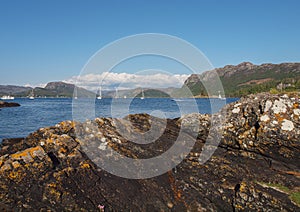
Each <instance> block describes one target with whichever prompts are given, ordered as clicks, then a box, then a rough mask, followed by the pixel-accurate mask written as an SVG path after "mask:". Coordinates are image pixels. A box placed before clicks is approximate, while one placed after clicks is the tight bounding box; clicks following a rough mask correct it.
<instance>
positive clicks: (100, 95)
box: [97, 86, 102, 99]
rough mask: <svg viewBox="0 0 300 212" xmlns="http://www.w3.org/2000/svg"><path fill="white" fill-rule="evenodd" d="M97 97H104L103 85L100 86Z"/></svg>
mask: <svg viewBox="0 0 300 212" xmlns="http://www.w3.org/2000/svg"><path fill="white" fill-rule="evenodd" d="M97 99H102V88H101V86H100V89H99V91H98V96H97Z"/></svg>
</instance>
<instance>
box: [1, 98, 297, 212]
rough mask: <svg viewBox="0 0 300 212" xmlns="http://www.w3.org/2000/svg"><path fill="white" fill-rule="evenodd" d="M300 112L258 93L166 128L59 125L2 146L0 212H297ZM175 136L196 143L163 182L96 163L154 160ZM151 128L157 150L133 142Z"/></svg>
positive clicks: (133, 119) (130, 121)
mask: <svg viewBox="0 0 300 212" xmlns="http://www.w3.org/2000/svg"><path fill="white" fill-rule="evenodd" d="M299 110H300V108H299V99H298V97H297V96H290V97H288V96H278V95H272V96H271V95H268V94H261V95H257V96H249V97H247V98H243V99H241V100H239V101H238V102H235V103H232V104H230V105H228V106H226V107H225V108H224V109H223V110H222V111H221V112H220V113H219V114H216V115H214V116H209V115H199V114H190V115H187V116H184V117H182V118H180V119H168V120H163V119H159V118H155V117H151V116H149V115H147V114H136V115H130V116H127V117H125V119H111V118H96V119H95V120H93V121H86V122H84V123H78V122H74V121H64V122H61V123H59V124H57V125H55V126H53V127H47V128H41V129H39V130H38V131H36V132H34V133H32V134H30V135H29V136H27V137H26V138H23V139H7V140H3V142H2V144H1V150H0V179H1V180H0V187H1V189H0V208H1V209H5V210H8V211H10V210H17V211H18V210H20V211H21V210H33V211H47V210H50V211H99V208H98V206H104V210H105V211H129V210H131V211H202V210H204V211H242V210H246V211H299V210H300V208H299V199H298V200H297V198H295V196H297V194H298V195H299V191H300V180H299V177H300V170H299V169H300V167H299V164H300V160H299V149H300V142H299V140H300V139H299V115H300V111H299ZM225 116H226V119H224V120H225V121H224V123H223V126H222V123H221V121H222V120H223V119H222V117H223V118H224V117H225ZM216 123H217V124H216ZM153 125H154V126H153ZM188 126H190V127H188ZM220 126H222V127H220ZM181 128H183V129H184V130H183V131H182V132H181V133H183V134H184V138H186V139H188V138H190V139H193V137H196V138H197V140H196V143H195V145H194V147H193V149H192V150H191V152H190V153H189V155H188V156H187V157H186V158H184V159H183V161H182V162H181V163H180V164H179V165H178V166H177V167H176V168H173V169H172V170H170V171H168V172H167V173H165V174H163V175H160V176H157V177H153V178H149V179H138V180H136V179H125V178H120V177H117V176H114V175H112V174H110V173H108V172H107V171H105V170H103V169H101V168H100V167H98V166H97V165H96V164H97V163H98V162H100V163H101V160H102V159H101V157H100V156H99V154H101V153H102V154H104V152H105V150H108V149H112V150H114V151H116V152H118V153H120V154H122V155H125V156H127V157H130V158H139V159H145V158H152V157H155V156H158V155H160V154H162V152H165V151H167V150H168V149H170V147H171V146H172V145H173V144H174V142H175V141H176V139H177V137H178V135H179V132H180V129H181ZM215 128H216V129H215ZM151 129H155V131H157V133H158V135H159V136H158V139H156V140H155V142H152V143H145V144H143V143H142V144H141V143H134V142H132V141H131V140H130V139H135V138H136V137H130V136H132V135H134V136H135V133H137V132H139V133H144V134H143V136H145V137H144V138H146V139H151V138H152V137H151V136H153V135H151V134H149V135H148V134H146V133H147V132H148V131H149V130H150V131H151ZM216 132H220V137H221V141H220V145H219V147H218V148H217V150H216V151H215V153H214V154H213V156H212V157H211V158H210V159H209V160H208V161H207V162H206V163H204V164H201V163H199V155H200V154H201V151H202V149H203V148H204V144H205V142H206V138H207V137H209V136H212V137H213V136H215V135H214V133H216ZM209 133H210V135H208V134H209ZM147 136H148V137H147ZM154 136H155V135H154ZM180 145H184V142H182V143H180ZM87 147H89V148H87ZM96 150H97V151H96ZM105 154H107V155H106V157H109V158H110V160H112V161H113V160H116V158H115V157H114V155H113V154H109V152H105ZM91 159H93V160H91ZM117 162H118V161H117ZM95 163H96V164H95ZM159 165H161V164H157V166H158V167H159Z"/></svg>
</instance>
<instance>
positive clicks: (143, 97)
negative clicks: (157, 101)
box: [141, 88, 145, 99]
mask: <svg viewBox="0 0 300 212" xmlns="http://www.w3.org/2000/svg"><path fill="white" fill-rule="evenodd" d="M141 99H145V95H144V89H143V88H142V96H141Z"/></svg>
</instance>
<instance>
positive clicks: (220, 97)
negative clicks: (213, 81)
mask: <svg viewBox="0 0 300 212" xmlns="http://www.w3.org/2000/svg"><path fill="white" fill-rule="evenodd" d="M218 98H219V99H222V100H224V99H226V98H225V97H222V96H221V91H219V96H218Z"/></svg>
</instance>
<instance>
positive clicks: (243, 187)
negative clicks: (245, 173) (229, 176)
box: [240, 182, 247, 192]
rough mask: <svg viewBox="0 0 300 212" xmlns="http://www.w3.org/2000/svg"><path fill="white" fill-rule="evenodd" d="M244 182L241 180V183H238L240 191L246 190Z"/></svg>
mask: <svg viewBox="0 0 300 212" xmlns="http://www.w3.org/2000/svg"><path fill="white" fill-rule="evenodd" d="M246 187H247V185H246V183H245V182H241V185H240V192H245V191H246Z"/></svg>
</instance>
